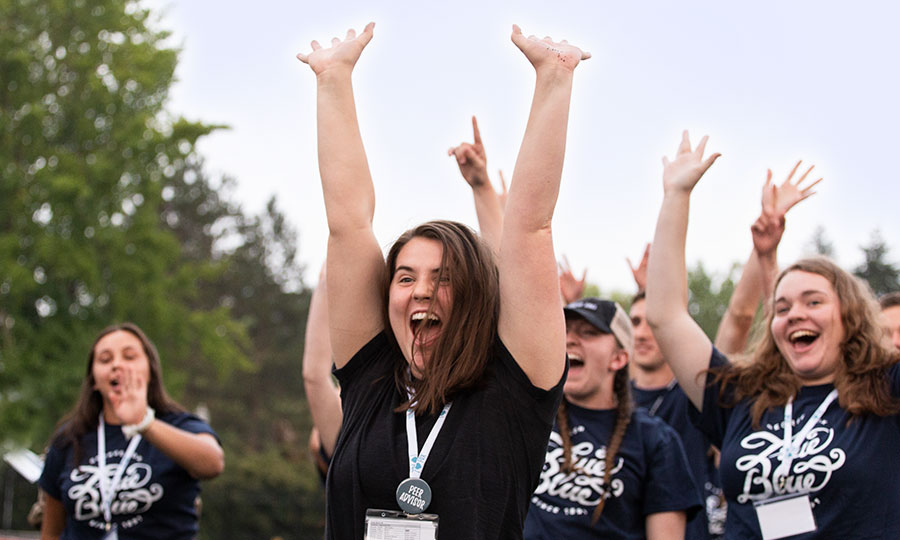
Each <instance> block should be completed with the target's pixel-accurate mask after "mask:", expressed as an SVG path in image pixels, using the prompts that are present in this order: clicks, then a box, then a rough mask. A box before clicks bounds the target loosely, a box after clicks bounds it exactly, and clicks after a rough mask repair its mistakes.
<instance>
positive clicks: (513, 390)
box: [494, 338, 569, 425]
mask: <svg viewBox="0 0 900 540" xmlns="http://www.w3.org/2000/svg"><path fill="white" fill-rule="evenodd" d="M494 356H495V358H496V364H497V365H496V366H495V369H497V375H498V377H497V380H498V381H499V383H500V385H501V386H503V387H504V388H505V389H506V391H507V392H509V393H510V394H511V395H512V396H513V397H514V398H515V399H516V400H517V401H518V402H519V403H520V404H526V403H531V404H533V411H534V412H535V413H536V414H537V416H538V417H539V418H540V421H541V422H543V423H546V424H550V425H552V424H553V422H554V421H555V419H556V411H557V409H558V408H559V402H560V401H561V400H562V387H563V385H564V384H565V382H566V375H567V374H568V372H569V359H568V357H566V367H565V369H564V370H563V374H562V377H560V380H559V382H558V383H556V385H555V386H554V387H553V388H550V389H549V390H544V389H543V388H538V387H537V386H535V385H533V384H532V383H531V379H529V378H528V375H526V374H525V372H524V371H523V370H522V367H521V366H519V363H518V362H516V360H515V358H513V356H512V353H510V352H509V349H507V348H506V345H504V344H503V342H502V341H500V339H499V338H498V339H497V340H496V341H495V345H494Z"/></svg>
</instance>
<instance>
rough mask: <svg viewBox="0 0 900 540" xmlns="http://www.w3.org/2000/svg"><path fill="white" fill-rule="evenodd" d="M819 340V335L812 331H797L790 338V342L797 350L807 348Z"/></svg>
mask: <svg viewBox="0 0 900 540" xmlns="http://www.w3.org/2000/svg"><path fill="white" fill-rule="evenodd" d="M817 339H819V334H818V333H816V332H813V331H812V330H795V331H794V332H791V334H790V335H789V336H788V341H790V343H791V345H793V346H794V347H796V348H806V347H809V346H810V345H812V344H813V343H815V341H816V340H817Z"/></svg>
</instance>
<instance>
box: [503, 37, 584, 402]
mask: <svg viewBox="0 0 900 540" xmlns="http://www.w3.org/2000/svg"><path fill="white" fill-rule="evenodd" d="M512 40H513V43H515V44H516V46H517V47H518V48H519V49H520V50H521V51H522V52H523V53H524V54H525V56H526V57H527V58H528V60H529V61H530V62H531V64H532V66H534V69H535V74H536V82H535V90H534V98H533V101H532V106H531V113H530V114H529V117H528V124H527V126H526V128H525V136H524V138H523V140H522V146H521V147H520V149H519V156H518V158H517V160H516V166H515V169H514V171H513V177H512V181H511V183H510V187H509V197H508V199H507V202H506V212H505V216H504V220H503V232H502V235H501V241H500V256H499V262H498V265H499V270H500V321H499V325H498V327H499V328H498V330H499V334H500V338H501V339H502V340H503V342H504V343H505V344H506V346H507V347H508V348H509V351H510V352H511V353H512V356H513V358H515V359H516V361H517V362H518V363H519V366H520V367H521V368H522V370H523V371H524V372H525V374H526V375H527V376H528V378H529V379H530V380H531V383H532V384H534V385H535V386H537V387H539V388H544V389H549V388H552V387H553V386H554V385H556V384H557V383H558V382H559V380H560V378H561V377H562V373H563V370H564V369H565V356H566V352H565V322H564V319H563V312H562V305H561V304H562V303H561V301H560V294H559V278H558V276H557V271H556V258H555V255H554V252H553V236H552V233H551V221H552V218H553V210H554V207H555V206H556V199H557V196H558V194H559V183H560V178H561V176H562V166H563V157H564V155H565V147H566V130H567V126H568V119H569V101H570V99H571V94H572V78H573V74H574V69H575V67H576V66H577V65H578V63H579V62H580V61H581V60H584V59H586V58H589V57H590V55H589V54H587V53H584V52H582V51H581V50H580V49H578V48H577V47H574V46H572V45H569V44H568V43H566V42H565V41H562V42H559V43H556V42H553V41H552V40H551V39H550V38H544V39H543V40H541V39H538V38H536V37H535V36H530V37H525V36H524V35H523V34H522V32H521V30H520V29H519V27H518V26H513V34H512Z"/></svg>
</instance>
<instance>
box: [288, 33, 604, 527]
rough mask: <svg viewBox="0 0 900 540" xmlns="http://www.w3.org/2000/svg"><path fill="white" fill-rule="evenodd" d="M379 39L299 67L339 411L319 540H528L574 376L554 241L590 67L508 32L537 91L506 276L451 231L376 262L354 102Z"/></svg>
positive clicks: (425, 233) (410, 242)
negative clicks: (307, 72)
mask: <svg viewBox="0 0 900 540" xmlns="http://www.w3.org/2000/svg"><path fill="white" fill-rule="evenodd" d="M373 27H374V24H371V23H370V24H369V25H368V26H366V28H365V30H363V32H362V33H360V34H359V35H357V34H356V33H355V32H354V31H353V30H350V31H348V32H347V35H346V37H345V39H343V40H341V39H338V38H335V39H333V40H332V42H331V43H332V46H331V47H328V48H324V47H321V46H320V45H319V44H318V43H317V42H313V43H312V49H313V50H312V52H311V53H309V54H308V55H307V54H300V55H298V58H299V59H300V60H301V61H303V62H304V63H306V64H308V65H309V67H310V68H312V70H313V72H314V73H315V75H316V83H317V94H318V97H317V103H318V105H317V118H318V120H317V123H318V151H319V171H320V175H321V179H322V188H323V193H324V198H325V208H326V215H327V219H328V228H329V239H328V255H327V272H326V275H327V277H326V279H327V287H328V310H329V333H330V336H331V342H332V350H333V354H334V362H335V366H336V368H337V369H336V372H335V374H336V375H337V378H338V380H339V382H340V385H341V398H342V405H343V426H342V430H341V433H340V435H339V436H338V440H337V445H336V447H335V451H334V456H333V458H332V462H331V469H330V470H329V474H328V480H327V489H326V492H327V495H326V498H327V506H326V513H327V516H326V537H327V538H338V539H351V538H352V539H359V538H364V537H365V535H366V530H367V529H369V530H375V529H379V530H382V531H385V530H386V531H390V532H392V533H394V532H396V533H398V534H399V533H400V532H401V531H404V530H407V528H408V527H411V526H413V525H412V524H415V526H416V527H419V525H421V526H422V527H426V526H429V525H427V523H435V522H437V523H438V524H439V527H440V529H439V530H440V535H441V538H445V539H450V538H452V539H469V538H471V539H474V538H479V539H480V538H488V539H490V538H521V535H522V525H523V523H524V520H525V513H526V511H527V508H528V500H529V497H530V495H531V492H532V491H533V489H534V487H535V485H536V483H537V480H538V476H539V474H540V470H541V465H542V463H543V457H544V451H545V450H546V444H547V438H548V437H549V433H550V429H551V426H552V424H553V417H554V415H555V413H556V409H557V407H558V404H559V400H560V398H561V394H562V381H563V379H564V373H565V368H566V362H565V324H564V321H563V316H562V310H561V309H560V308H561V306H560V301H559V289H558V282H557V276H556V262H555V260H554V256H553V241H552V234H551V226H550V225H551V221H552V216H553V209H554V206H555V204H556V199H557V194H558V191H559V181H560V176H561V173H562V163H563V156H564V153H565V140H566V128H567V123H568V111H569V101H570V96H571V90H572V79H573V74H574V69H575V67H576V66H577V65H578V63H579V62H580V61H581V60H583V59H586V58H588V57H589V55H588V54H587V53H584V52H582V51H581V50H580V49H578V48H577V47H574V46H572V45H569V44H568V43H566V42H564V41H563V42H554V41H552V40H551V39H550V38H545V39H543V40H542V39H538V38H536V37H534V36H531V37H526V36H525V35H523V34H522V32H521V31H520V30H519V28H518V27H516V26H514V27H513V33H512V41H513V43H514V44H515V45H516V46H517V47H518V48H519V49H520V50H521V51H522V52H523V53H524V54H525V56H526V58H527V59H528V60H529V61H530V62H531V64H532V65H533V67H534V69H535V73H536V82H535V91H534V97H533V102H532V107H531V113H530V115H529V119H528V124H527V126H526V129H525V136H524V138H523V141H522V146H521V149H520V152H519V157H518V159H517V161H516V166H515V170H514V172H513V180H512V182H511V183H512V185H513V186H515V187H511V189H510V192H509V198H508V200H507V205H506V215H505V219H504V221H503V226H502V232H501V244H502V246H503V249H502V250H500V252H499V255H498V256H497V258H496V262H495V259H494V256H493V254H492V252H491V250H490V248H489V247H488V246H487V245H486V244H484V243H483V242H482V241H481V240H480V238H479V237H478V236H477V234H476V233H475V232H474V231H472V230H471V229H469V228H468V227H465V226H464V225H461V224H459V223H455V222H451V221H430V222H427V223H424V224H422V225H420V226H418V227H415V228H413V229H411V230H409V231H407V232H405V233H403V234H402V235H401V236H400V238H399V239H398V240H397V241H396V242H395V243H394V244H393V246H391V248H390V249H389V251H388V254H387V257H386V258H384V257H382V253H381V250H380V248H379V245H378V242H377V240H376V238H375V235H374V233H373V230H372V217H373V212H374V205H375V199H374V188H373V184H372V179H371V176H370V173H369V168H368V164H367V161H366V155H365V151H364V149H363V144H362V138H361V135H360V131H359V126H358V124H357V119H356V110H355V106H354V101H353V89H352V85H351V74H352V71H353V67H354V65H355V64H356V62H357V60H358V59H359V57H360V54H361V53H362V51H363V49H364V48H365V46H366V45H367V44H368V43H369V41H370V40H371V39H372V35H373ZM463 472H464V474H462V473H463ZM400 510H403V511H404V512H406V513H407V514H415V513H423V512H424V513H427V514H428V516H426V517H425V518H423V519H416V520H410V519H408V518H407V517H406V514H400V513H399V512H400ZM435 520H437V521H435ZM422 524H426V525H422ZM432 527H433V526H432ZM420 533H421V531H420ZM422 534H423V535H420V538H426V537H429V538H431V537H435V535H436V532H435V531H434V529H432V530H431V531H430V532H428V533H427V535H425V533H422Z"/></svg>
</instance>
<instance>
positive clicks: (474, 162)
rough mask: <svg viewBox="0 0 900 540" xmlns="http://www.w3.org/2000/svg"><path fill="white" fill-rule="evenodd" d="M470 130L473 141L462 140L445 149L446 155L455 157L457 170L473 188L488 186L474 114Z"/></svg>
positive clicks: (484, 158)
mask: <svg viewBox="0 0 900 540" xmlns="http://www.w3.org/2000/svg"><path fill="white" fill-rule="evenodd" d="M472 132H473V135H474V142H472V143H467V142H462V143H460V144H459V146H454V147H453V148H451V149H450V150H447V155H448V156H453V157H455V158H456V164H457V165H458V166H459V172H460V173H461V174H462V175H463V178H465V179H466V182H468V183H469V185H470V186H472V187H473V188H478V187H482V186H484V185H488V186H490V181H489V180H488V174H487V156H486V155H485V153H484V144H483V143H482V142H481V132H480V131H479V130H478V120H476V119H475V117H474V116H473V117H472ZM491 189H493V188H491Z"/></svg>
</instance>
